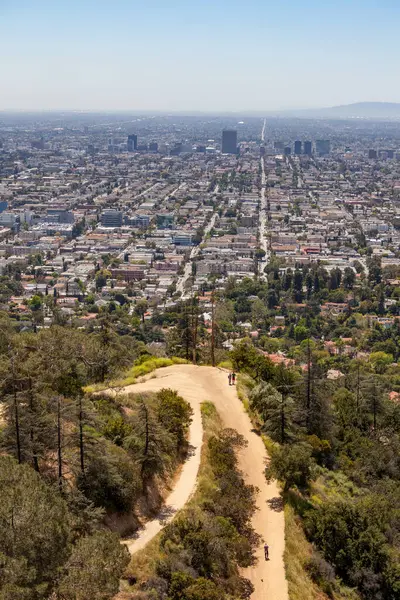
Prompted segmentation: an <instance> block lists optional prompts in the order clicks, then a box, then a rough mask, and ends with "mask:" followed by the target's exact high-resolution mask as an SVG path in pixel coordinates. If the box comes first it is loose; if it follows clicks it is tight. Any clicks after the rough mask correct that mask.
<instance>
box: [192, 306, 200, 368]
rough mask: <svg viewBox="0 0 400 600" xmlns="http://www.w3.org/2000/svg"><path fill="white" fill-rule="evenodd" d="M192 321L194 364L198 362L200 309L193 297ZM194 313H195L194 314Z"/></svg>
mask: <svg viewBox="0 0 400 600" xmlns="http://www.w3.org/2000/svg"><path fill="white" fill-rule="evenodd" d="M192 311H193V312H192V322H193V325H192V326H193V355H192V356H193V364H194V365H195V364H196V363H197V329H198V325H199V311H198V308H197V303H196V300H195V298H194V297H193V303H192ZM193 313H194V315H193Z"/></svg>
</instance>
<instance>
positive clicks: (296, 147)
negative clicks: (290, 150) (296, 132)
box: [294, 140, 303, 154]
mask: <svg viewBox="0 0 400 600" xmlns="http://www.w3.org/2000/svg"><path fill="white" fill-rule="evenodd" d="M302 145H303V144H302V143H301V142H300V140H297V141H296V142H295V143H294V153H295V154H301V147H302Z"/></svg>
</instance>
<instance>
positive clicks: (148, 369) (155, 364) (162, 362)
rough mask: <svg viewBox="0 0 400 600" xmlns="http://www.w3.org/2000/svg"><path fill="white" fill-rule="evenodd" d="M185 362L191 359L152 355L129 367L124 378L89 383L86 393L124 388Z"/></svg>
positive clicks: (187, 362)
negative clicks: (159, 370)
mask: <svg viewBox="0 0 400 600" xmlns="http://www.w3.org/2000/svg"><path fill="white" fill-rule="evenodd" d="M185 364H189V361H187V360H185V359H184V358H178V357H176V356H173V357H172V358H156V357H154V356H151V357H150V358H149V359H148V360H146V361H144V362H143V363H141V364H140V365H133V367H131V368H130V369H129V371H128V372H127V373H126V374H125V377H123V378H122V379H114V380H112V381H108V382H105V383H97V384H94V385H88V386H86V387H85V388H84V389H85V392H86V393H90V394H91V393H93V392H101V391H102V390H106V389H109V388H111V389H114V388H123V387H126V386H127V385H133V384H135V383H137V379H138V378H139V377H144V376H145V375H148V374H149V373H152V372H153V371H156V370H157V369H161V368H163V367H171V366H172V365H185Z"/></svg>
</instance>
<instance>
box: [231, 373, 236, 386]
mask: <svg viewBox="0 0 400 600" xmlns="http://www.w3.org/2000/svg"><path fill="white" fill-rule="evenodd" d="M235 383H236V373H232V384H233V385H235Z"/></svg>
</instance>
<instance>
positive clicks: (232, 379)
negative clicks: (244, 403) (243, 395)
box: [228, 373, 236, 385]
mask: <svg viewBox="0 0 400 600" xmlns="http://www.w3.org/2000/svg"><path fill="white" fill-rule="evenodd" d="M228 381H229V385H235V383H236V373H229V375H228Z"/></svg>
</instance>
